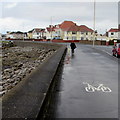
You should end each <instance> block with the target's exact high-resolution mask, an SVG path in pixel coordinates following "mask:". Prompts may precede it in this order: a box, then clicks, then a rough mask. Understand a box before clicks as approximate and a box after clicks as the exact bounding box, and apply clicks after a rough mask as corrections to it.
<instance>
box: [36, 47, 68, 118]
mask: <svg viewBox="0 0 120 120" xmlns="http://www.w3.org/2000/svg"><path fill="white" fill-rule="evenodd" d="M66 52H67V48H65V49H64V52H63V55H62V56H61V59H60V61H59V64H58V66H57V69H56V71H55V73H54V76H53V78H52V80H51V83H50V85H49V88H48V91H47V94H46V96H45V98H44V100H43V104H42V106H41V110H40V112H39V115H38V118H37V119H38V120H39V119H40V120H42V119H44V118H43V117H44V116H41V115H44V114H45V113H43V112H44V110H45V109H46V108H44V107H46V103H47V102H48V99H49V96H50V94H49V93H50V92H49V91H51V87H54V85H53V84H54V82H55V81H53V80H54V77H55V76H56V74H57V71H58V69H59V66H60V65H61V63H62V60H64V57H65V55H66Z"/></svg>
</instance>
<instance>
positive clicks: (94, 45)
mask: <svg viewBox="0 0 120 120" xmlns="http://www.w3.org/2000/svg"><path fill="white" fill-rule="evenodd" d="M95 7H96V2H95V0H94V20H93V29H94V32H93V47H94V46H95Z"/></svg>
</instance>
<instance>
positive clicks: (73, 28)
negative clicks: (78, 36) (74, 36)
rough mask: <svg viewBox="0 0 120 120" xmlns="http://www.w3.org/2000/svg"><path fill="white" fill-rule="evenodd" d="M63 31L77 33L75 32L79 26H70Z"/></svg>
mask: <svg viewBox="0 0 120 120" xmlns="http://www.w3.org/2000/svg"><path fill="white" fill-rule="evenodd" d="M64 31H74V32H77V31H79V26H77V25H72V26H70V27H69V28H66V29H64Z"/></svg>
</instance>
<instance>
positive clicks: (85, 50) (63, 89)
mask: <svg viewBox="0 0 120 120" xmlns="http://www.w3.org/2000/svg"><path fill="white" fill-rule="evenodd" d="M50 111H51V112H50V114H51V116H52V117H53V118H118V62H117V61H115V60H113V59H111V58H109V57H108V56H106V55H104V54H102V53H100V52H98V51H96V50H95V49H93V48H92V47H91V46H87V45H80V44H77V49H76V50H75V53H74V55H71V53H70V49H69V48H68V52H67V55H66V58H65V61H64V67H63V71H62V76H61V78H60V79H58V85H57V87H56V92H55V97H54V99H53V101H52V102H51V107H50Z"/></svg>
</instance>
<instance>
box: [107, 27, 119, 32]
mask: <svg viewBox="0 0 120 120" xmlns="http://www.w3.org/2000/svg"><path fill="white" fill-rule="evenodd" d="M119 31H120V30H119V29H114V28H111V29H110V30H109V31H108V32H119Z"/></svg>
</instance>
